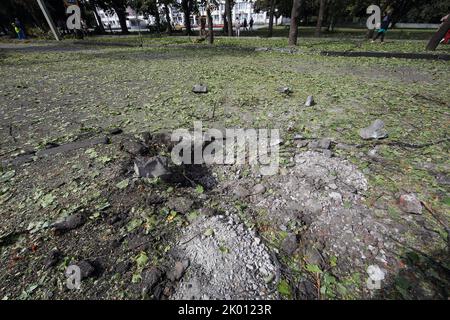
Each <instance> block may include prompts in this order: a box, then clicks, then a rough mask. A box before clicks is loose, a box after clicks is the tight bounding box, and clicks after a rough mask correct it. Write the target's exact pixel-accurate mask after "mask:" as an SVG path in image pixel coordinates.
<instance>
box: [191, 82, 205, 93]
mask: <svg viewBox="0 0 450 320" xmlns="http://www.w3.org/2000/svg"><path fill="white" fill-rule="evenodd" d="M192 92H194V93H208V87H207V86H205V85H203V84H196V85H195V86H194V87H193V88H192Z"/></svg>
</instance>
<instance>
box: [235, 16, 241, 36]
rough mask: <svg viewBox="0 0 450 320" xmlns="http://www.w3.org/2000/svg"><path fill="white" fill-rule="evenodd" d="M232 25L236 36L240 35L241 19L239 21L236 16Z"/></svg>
mask: <svg viewBox="0 0 450 320" xmlns="http://www.w3.org/2000/svg"><path fill="white" fill-rule="evenodd" d="M234 27H235V28H236V37H239V36H240V35H241V21H239V18H236V22H235V23H234Z"/></svg>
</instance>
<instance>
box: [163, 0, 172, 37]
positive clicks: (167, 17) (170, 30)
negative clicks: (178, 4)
mask: <svg viewBox="0 0 450 320" xmlns="http://www.w3.org/2000/svg"><path fill="white" fill-rule="evenodd" d="M164 13H165V15H166V23H167V30H166V31H167V33H168V34H171V33H172V25H171V21H170V10H169V6H168V5H167V3H165V4H164Z"/></svg>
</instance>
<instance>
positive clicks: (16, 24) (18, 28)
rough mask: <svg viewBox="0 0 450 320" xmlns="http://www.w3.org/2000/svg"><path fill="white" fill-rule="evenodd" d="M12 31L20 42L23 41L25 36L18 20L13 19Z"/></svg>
mask: <svg viewBox="0 0 450 320" xmlns="http://www.w3.org/2000/svg"><path fill="white" fill-rule="evenodd" d="M13 26H14V29H15V31H16V33H17V36H18V37H19V39H20V40H25V39H26V36H25V29H24V27H23V25H22V23H21V22H20V21H19V18H15V19H14V23H13Z"/></svg>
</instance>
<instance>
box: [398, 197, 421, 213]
mask: <svg viewBox="0 0 450 320" xmlns="http://www.w3.org/2000/svg"><path fill="white" fill-rule="evenodd" d="M399 205H400V208H401V209H402V210H403V211H404V212H407V213H413V214H421V213H422V203H420V200H419V199H417V197H416V195H414V194H412V193H409V194H404V195H401V196H400V199H399Z"/></svg>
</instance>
